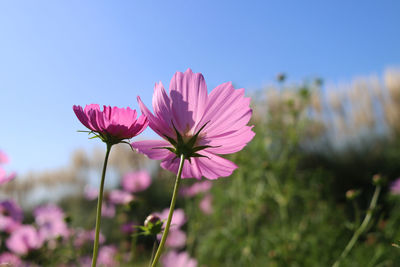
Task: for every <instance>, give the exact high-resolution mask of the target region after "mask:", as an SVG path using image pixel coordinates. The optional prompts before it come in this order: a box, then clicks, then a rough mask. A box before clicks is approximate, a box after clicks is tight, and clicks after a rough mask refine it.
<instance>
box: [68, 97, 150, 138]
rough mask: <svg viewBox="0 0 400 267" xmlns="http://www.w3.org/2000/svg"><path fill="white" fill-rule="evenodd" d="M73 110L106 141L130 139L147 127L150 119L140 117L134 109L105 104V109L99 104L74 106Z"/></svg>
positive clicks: (89, 127)
mask: <svg viewBox="0 0 400 267" xmlns="http://www.w3.org/2000/svg"><path fill="white" fill-rule="evenodd" d="M73 110H74V112H75V114H76V116H77V117H78V119H79V120H80V122H81V123H82V124H83V125H85V126H86V127H87V128H88V129H90V130H91V131H93V132H96V133H97V134H98V135H99V137H100V138H101V139H102V140H103V141H105V142H111V143H112V144H116V143H119V142H120V141H121V140H123V139H130V138H132V137H134V136H136V135H138V134H140V133H141V132H143V130H144V129H146V127H147V125H148V120H147V118H146V117H145V116H143V115H141V116H140V117H139V118H138V119H136V117H137V112H136V110H134V109H130V108H129V107H128V108H118V107H110V106H104V107H103V111H101V110H100V107H99V105H97V104H91V105H86V106H85V109H82V107H81V106H75V105H74V106H73Z"/></svg>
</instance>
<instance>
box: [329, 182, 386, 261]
mask: <svg viewBox="0 0 400 267" xmlns="http://www.w3.org/2000/svg"><path fill="white" fill-rule="evenodd" d="M380 192H381V186H380V185H377V186H376V188H375V192H374V195H373V196H372V199H371V203H370V205H369V208H368V211H367V215H366V216H365V218H364V220H363V222H362V223H361V225H360V227H358V229H357V230H356V231H355V232H354V234H353V236H352V238H351V239H350V241H349V243H348V244H347V246H346V247H345V249H344V250H343V252H342V254H340V256H339V258H338V259H337V261H336V262H335V263H334V264H333V265H332V267H339V266H340V263H341V261H342V260H343V259H344V258H346V256H347V255H348V254H349V252H350V250H351V249H352V248H353V247H354V245H355V244H356V242H357V240H358V238H359V237H360V235H361V234H363V233H364V232H365V231H366V229H367V226H368V224H369V222H370V221H371V218H372V213H373V211H374V210H375V208H376V204H377V202H378V197H379V194H380Z"/></svg>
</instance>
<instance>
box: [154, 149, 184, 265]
mask: <svg viewBox="0 0 400 267" xmlns="http://www.w3.org/2000/svg"><path fill="white" fill-rule="evenodd" d="M184 162H185V156H184V155H181V161H180V163H179V169H178V174H177V175H176V180H175V187H174V192H173V193H172V199H171V205H170V207H169V213H168V219H167V224H166V225H165V229H164V232H163V235H162V237H161V241H160V245H159V246H158V249H157V252H156V256H155V257H154V260H153V263H152V264H151V267H155V266H156V265H157V262H158V260H159V259H160V256H161V253H162V250H163V248H164V244H165V241H166V240H167V236H168V231H169V226H170V225H171V220H172V214H173V213H174V208H175V203H176V198H177V196H178V189H179V185H180V182H181V175H182V170H183V163H184Z"/></svg>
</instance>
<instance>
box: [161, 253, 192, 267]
mask: <svg viewBox="0 0 400 267" xmlns="http://www.w3.org/2000/svg"><path fill="white" fill-rule="evenodd" d="M161 262H162V264H163V266H164V267H197V261H196V260H195V259H192V258H190V256H189V254H188V253H187V252H186V251H184V252H181V253H178V252H176V251H170V252H168V253H167V254H165V255H164V256H163V257H162V258H161Z"/></svg>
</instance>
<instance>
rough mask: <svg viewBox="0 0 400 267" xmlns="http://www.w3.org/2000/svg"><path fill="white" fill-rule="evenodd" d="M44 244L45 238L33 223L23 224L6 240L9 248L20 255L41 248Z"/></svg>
mask: <svg viewBox="0 0 400 267" xmlns="http://www.w3.org/2000/svg"><path fill="white" fill-rule="evenodd" d="M42 244H43V239H42V238H41V237H40V235H39V233H38V232H37V231H36V229H35V228H34V227H33V226H32V225H22V226H21V227H19V228H18V229H17V230H15V231H14V232H12V233H11V235H10V237H9V238H8V239H7V241H6V245H7V248H8V249H9V250H10V251H12V252H14V253H16V254H18V255H25V254H27V253H28V252H29V251H30V250H35V249H39V248H40V247H41V246H42Z"/></svg>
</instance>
